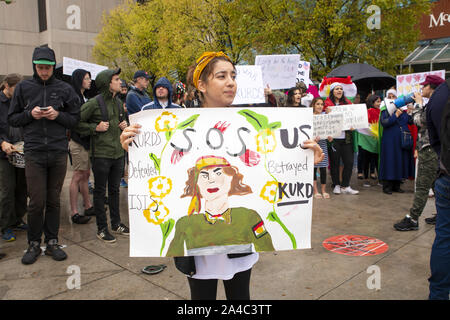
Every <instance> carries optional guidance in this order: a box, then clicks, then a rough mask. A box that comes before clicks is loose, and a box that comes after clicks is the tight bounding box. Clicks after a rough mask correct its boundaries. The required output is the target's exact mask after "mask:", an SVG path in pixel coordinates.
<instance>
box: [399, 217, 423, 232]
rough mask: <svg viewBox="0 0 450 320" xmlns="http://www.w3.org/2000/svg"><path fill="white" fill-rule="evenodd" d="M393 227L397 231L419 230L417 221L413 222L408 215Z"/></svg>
mask: <svg viewBox="0 0 450 320" xmlns="http://www.w3.org/2000/svg"><path fill="white" fill-rule="evenodd" d="M394 228H395V230H397V231H411V230H419V222H418V221H416V222H414V221H413V220H412V219H411V218H410V217H405V218H403V220H402V221H400V222H397V223H396V224H394Z"/></svg>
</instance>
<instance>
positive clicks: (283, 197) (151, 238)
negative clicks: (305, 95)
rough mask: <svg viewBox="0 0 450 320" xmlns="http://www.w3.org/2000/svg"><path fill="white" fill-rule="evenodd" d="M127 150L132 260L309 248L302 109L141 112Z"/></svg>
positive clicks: (307, 121)
mask: <svg viewBox="0 0 450 320" xmlns="http://www.w3.org/2000/svg"><path fill="white" fill-rule="evenodd" d="M130 121H131V123H139V124H141V125H142V128H141V129H140V131H141V133H140V134H139V135H137V136H136V137H135V139H134V142H133V143H132V145H131V146H130V148H129V176H128V177H129V183H128V205H129V217H130V231H131V234H130V255H131V256H133V257H159V256H187V255H212V254H225V253H226V254H229V253H247V252H255V251H276V250H291V249H302V248H310V246H311V212H312V195H313V187H312V183H313V181H312V179H313V173H312V172H313V168H314V155H313V152H312V151H311V150H304V149H302V148H300V145H301V144H302V143H303V142H304V141H305V140H307V139H308V137H311V136H312V122H313V119H312V110H311V109H305V108H295V109H294V108H252V109H251V110H250V109H244V108H208V109H171V110H170V111H167V110H145V111H142V112H138V113H135V114H133V115H131V116H130Z"/></svg>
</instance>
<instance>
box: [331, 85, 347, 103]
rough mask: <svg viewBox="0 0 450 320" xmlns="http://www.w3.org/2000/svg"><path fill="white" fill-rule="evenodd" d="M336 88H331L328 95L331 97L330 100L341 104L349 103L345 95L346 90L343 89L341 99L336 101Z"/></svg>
mask: <svg viewBox="0 0 450 320" xmlns="http://www.w3.org/2000/svg"><path fill="white" fill-rule="evenodd" d="M340 87H341V88H342V86H340ZM334 89H336V88H333V90H330V95H329V96H328V98H330V100H331V101H332V102H333V103H334V104H336V102H339V104H347V98H346V97H345V92H344V91H342V97H341V99H339V101H336V97H335V96H334Z"/></svg>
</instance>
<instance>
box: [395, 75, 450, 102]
mask: <svg viewBox="0 0 450 320" xmlns="http://www.w3.org/2000/svg"><path fill="white" fill-rule="evenodd" d="M431 75H435V76H438V77H440V78H442V79H444V80H445V70H436V71H427V72H419V73H410V74H402V75H399V76H397V97H401V96H405V95H407V94H410V93H413V92H419V91H420V88H421V85H420V83H422V82H424V81H425V78H426V77H427V76H431Z"/></svg>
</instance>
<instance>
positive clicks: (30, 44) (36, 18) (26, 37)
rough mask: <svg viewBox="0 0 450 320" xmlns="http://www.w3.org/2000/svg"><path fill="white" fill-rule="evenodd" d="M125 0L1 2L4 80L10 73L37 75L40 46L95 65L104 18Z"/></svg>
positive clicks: (0, 66)
mask: <svg viewBox="0 0 450 320" xmlns="http://www.w3.org/2000/svg"><path fill="white" fill-rule="evenodd" d="M123 2H124V0H14V1H12V2H11V3H9V4H8V3H6V2H5V1H0V57H2V59H0V78H1V77H2V76H4V75H6V74H8V73H20V74H22V75H25V76H31V75H32V74H33V70H32V63H31V56H32V53H33V49H34V48H35V47H37V46H41V45H48V46H49V47H50V48H52V49H53V50H55V53H56V60H57V63H60V62H62V58H63V57H70V58H73V59H78V60H83V61H88V62H94V61H93V59H92V48H93V46H94V44H95V37H96V36H97V34H98V32H100V30H101V23H102V16H103V14H107V13H108V12H109V11H110V10H111V9H113V8H115V7H116V6H118V5H119V4H121V3H123Z"/></svg>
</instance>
